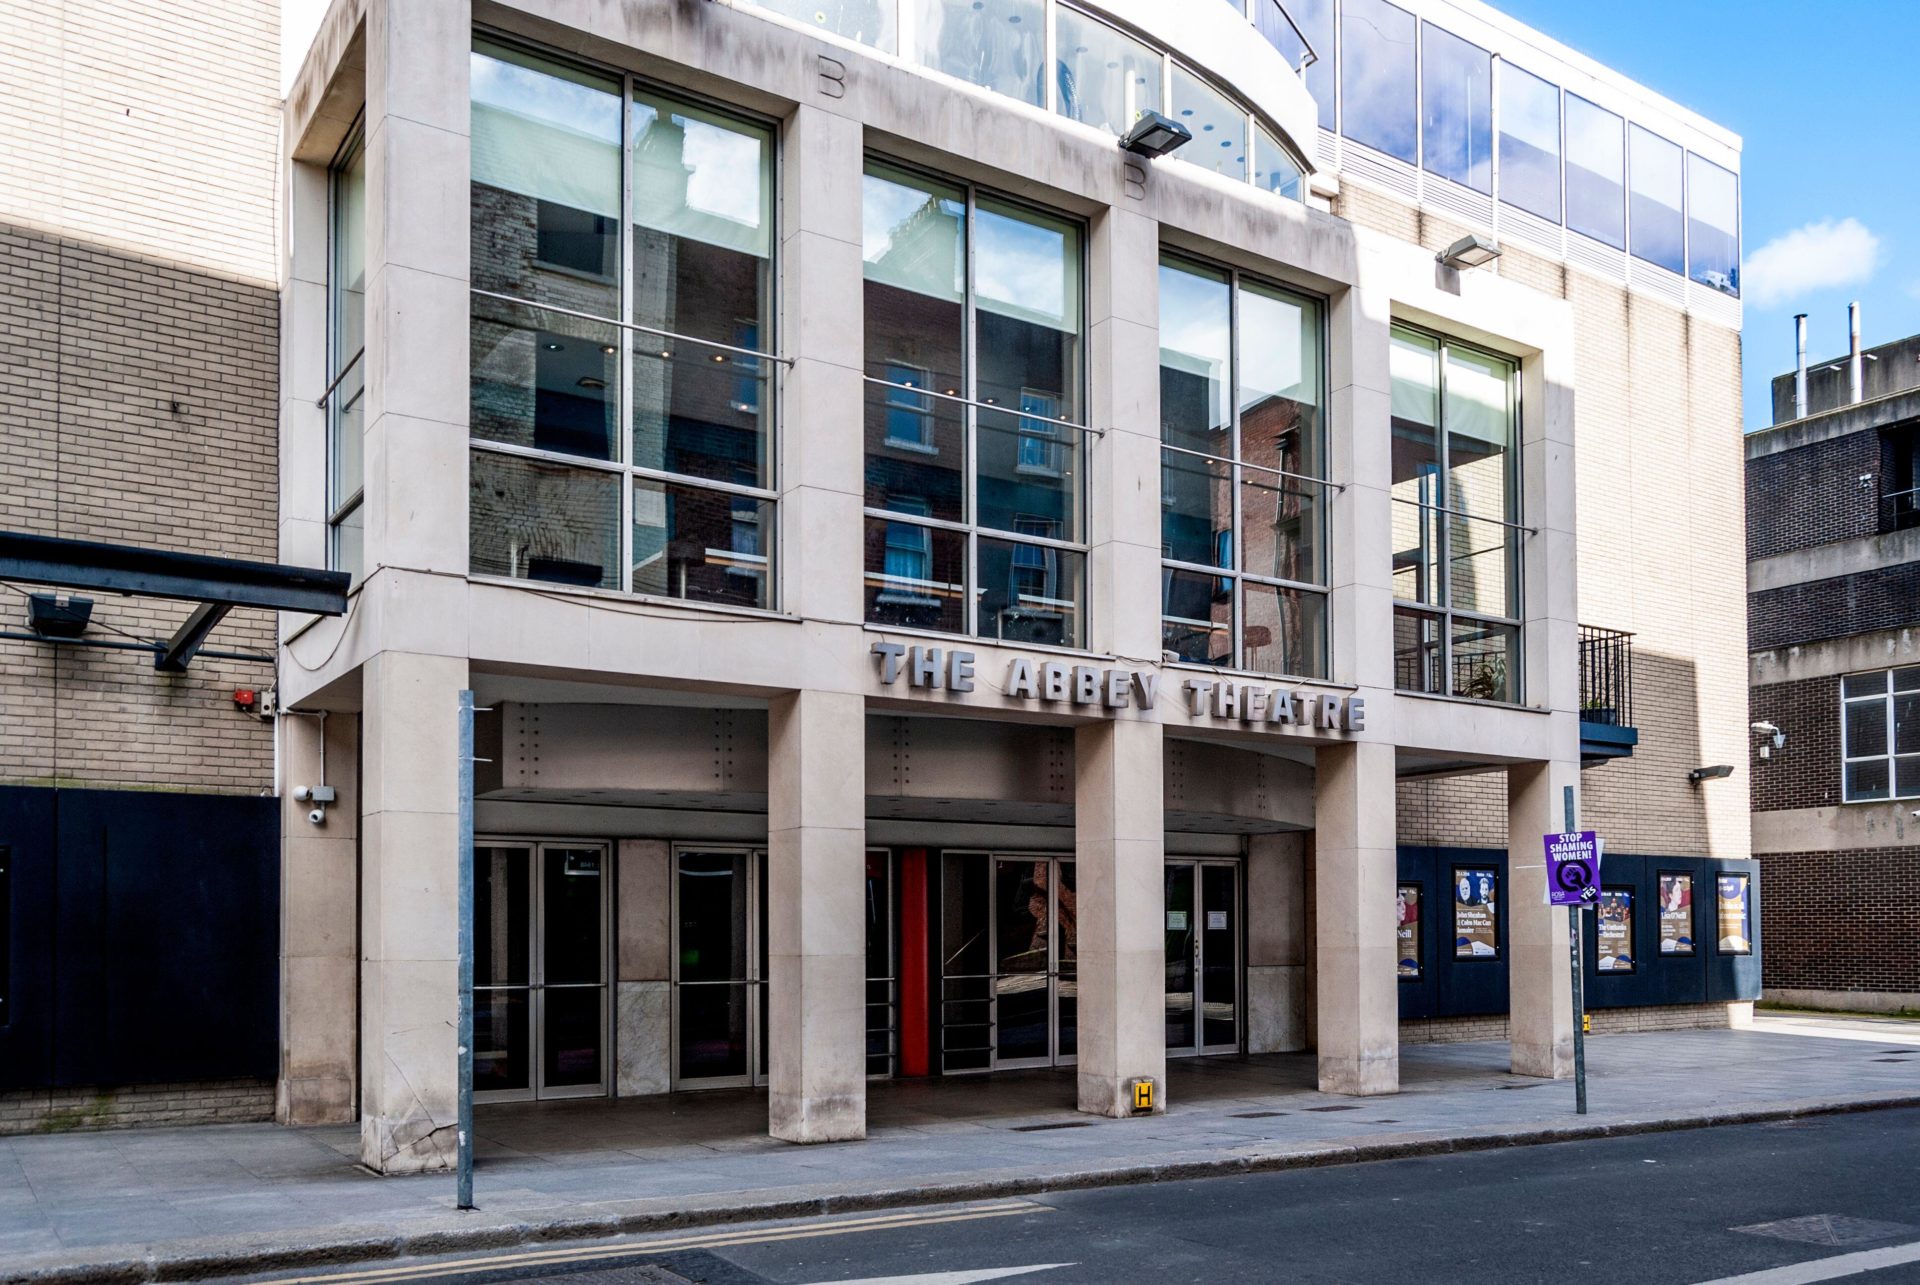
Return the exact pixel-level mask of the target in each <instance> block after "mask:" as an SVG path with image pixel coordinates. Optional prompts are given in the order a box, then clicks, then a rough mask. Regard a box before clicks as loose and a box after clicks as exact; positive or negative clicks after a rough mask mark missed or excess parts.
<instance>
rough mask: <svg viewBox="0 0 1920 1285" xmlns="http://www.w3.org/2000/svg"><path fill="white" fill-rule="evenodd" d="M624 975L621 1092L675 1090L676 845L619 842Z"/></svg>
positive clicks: (619, 1004)
mask: <svg viewBox="0 0 1920 1285" xmlns="http://www.w3.org/2000/svg"><path fill="white" fill-rule="evenodd" d="M619 875H620V901H619V911H620V927H619V931H618V933H617V937H618V940H619V943H620V945H619V976H618V978H617V983H618V984H617V987H616V991H615V995H614V1013H615V1019H614V1026H615V1034H614V1041H613V1046H614V1051H615V1056H616V1058H617V1062H616V1064H615V1067H614V1090H613V1091H614V1093H615V1094H616V1095H617V1096H619V1097H623V1098H627V1097H637V1096H640V1095H642V1094H648V1093H665V1092H667V1091H668V1090H670V1089H672V1088H673V994H672V989H673V985H672V982H671V980H670V976H671V974H670V969H669V964H670V963H671V958H670V957H671V955H672V945H673V920H672V914H673V910H672V907H673V848H672V845H670V844H668V843H666V842H664V841H662V840H658V839H622V840H621V841H620V859H619Z"/></svg>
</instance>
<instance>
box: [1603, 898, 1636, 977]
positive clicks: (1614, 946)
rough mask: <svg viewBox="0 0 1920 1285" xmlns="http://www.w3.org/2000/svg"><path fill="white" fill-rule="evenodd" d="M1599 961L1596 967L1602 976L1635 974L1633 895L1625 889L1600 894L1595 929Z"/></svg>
mask: <svg viewBox="0 0 1920 1285" xmlns="http://www.w3.org/2000/svg"><path fill="white" fill-rule="evenodd" d="M1595 928H1596V930H1597V933H1598V937H1599V944H1600V949H1599V952H1598V954H1599V957H1598V959H1596V960H1595V962H1594V967H1595V968H1597V969H1599V970H1600V971H1601V972H1603V973H1630V972H1632V971H1633V893H1632V892H1630V891H1629V890H1627V889H1625V888H1604V889H1602V890H1601V892H1600V917H1599V920H1598V922H1597V923H1596V925H1595Z"/></svg>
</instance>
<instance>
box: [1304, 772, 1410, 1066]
mask: <svg viewBox="0 0 1920 1285" xmlns="http://www.w3.org/2000/svg"><path fill="white" fill-rule="evenodd" d="M1314 766H1315V791H1314V927H1315V933H1316V935H1317V937H1318V940H1317V942H1316V943H1315V949H1316V951H1317V953H1318V957H1319V958H1318V975H1317V990H1318V994H1317V996H1316V1004H1317V1006H1318V1010H1319V1011H1318V1034H1319V1051H1320V1091H1321V1092H1322V1093H1349V1094H1355V1095H1361V1096H1365V1095H1370V1094H1377V1093H1397V1092H1399V1090H1400V994H1399V991H1398V990H1397V989H1396V987H1397V985H1398V983H1397V980H1396V976H1395V972H1394V896H1395V886H1396V882H1397V867H1398V859H1397V852H1396V848H1395V838H1394V750H1393V746H1392V745H1388V744H1381V743H1379V742H1370V741H1363V742H1359V743H1357V744H1351V745H1329V746H1322V747H1321V748H1320V749H1319V750H1317V751H1316V753H1315V764H1314Z"/></svg>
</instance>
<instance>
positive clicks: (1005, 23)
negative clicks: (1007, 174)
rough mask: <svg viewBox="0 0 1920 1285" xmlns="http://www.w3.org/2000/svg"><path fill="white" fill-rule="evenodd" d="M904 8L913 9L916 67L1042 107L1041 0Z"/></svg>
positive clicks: (945, 0)
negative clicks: (927, 67)
mask: <svg viewBox="0 0 1920 1285" xmlns="http://www.w3.org/2000/svg"><path fill="white" fill-rule="evenodd" d="M905 3H907V4H910V5H912V7H913V17H914V26H913V30H914V37H913V42H914V50H913V56H914V57H915V58H916V59H917V60H918V61H920V62H922V63H924V64H926V65H927V66H929V67H932V68H933V69H934V70H936V71H943V72H945V73H946V74H947V75H949V76H957V77H959V78H960V79H961V80H965V81H970V82H972V83H973V84H976V85H984V86H986V87H987V88H988V89H991V90H993V91H994V92H995V93H998V94H1006V95H1007V96H1009V97H1011V98H1018V99H1021V100H1022V101H1024V102H1029V103H1032V104H1034V105H1035V106H1036V107H1037V106H1040V105H1041V104H1043V103H1044V102H1045V101H1046V99H1045V91H1046V83H1045V71H1046V66H1047V5H1046V0H905Z"/></svg>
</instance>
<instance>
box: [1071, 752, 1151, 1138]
mask: <svg viewBox="0 0 1920 1285" xmlns="http://www.w3.org/2000/svg"><path fill="white" fill-rule="evenodd" d="M1161 751H1162V738H1161V729H1160V724H1159V723H1156V722H1142V721H1136V720H1133V719H1115V720H1112V721H1110V722H1101V723H1088V724H1084V725H1082V726H1081V727H1079V728H1078V729H1076V730H1075V732H1074V739H1073V753H1074V838H1073V851H1074V861H1075V867H1074V880H1075V883H1074V890H1075V894H1076V900H1077V904H1078V909H1079V916H1080V923H1079V965H1080V975H1079V986H1080V1006H1079V1022H1080V1067H1079V1069H1080V1109H1081V1110H1082V1111H1086V1112H1089V1113H1091V1114H1093V1115H1106V1116H1126V1115H1131V1114H1133V1094H1132V1090H1131V1087H1130V1086H1131V1085H1132V1082H1133V1081H1134V1080H1136V1079H1147V1080H1151V1081H1153V1084H1154V1094H1153V1103H1154V1108H1153V1109H1154V1111H1155V1112H1156V1113H1159V1112H1163V1111H1165V1110H1166V1109H1167V1095H1166V1081H1167V1027H1166V1008H1167V973H1166V946H1167V939H1166V932H1165V929H1164V927H1163V922H1162V921H1163V915H1164V911H1165V904H1166V835H1165V824H1166V822H1165V819H1164V812H1163V809H1162V803H1161V799H1162V792H1163V790H1164V785H1165V783H1164V778H1163V769H1162V766H1161Z"/></svg>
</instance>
